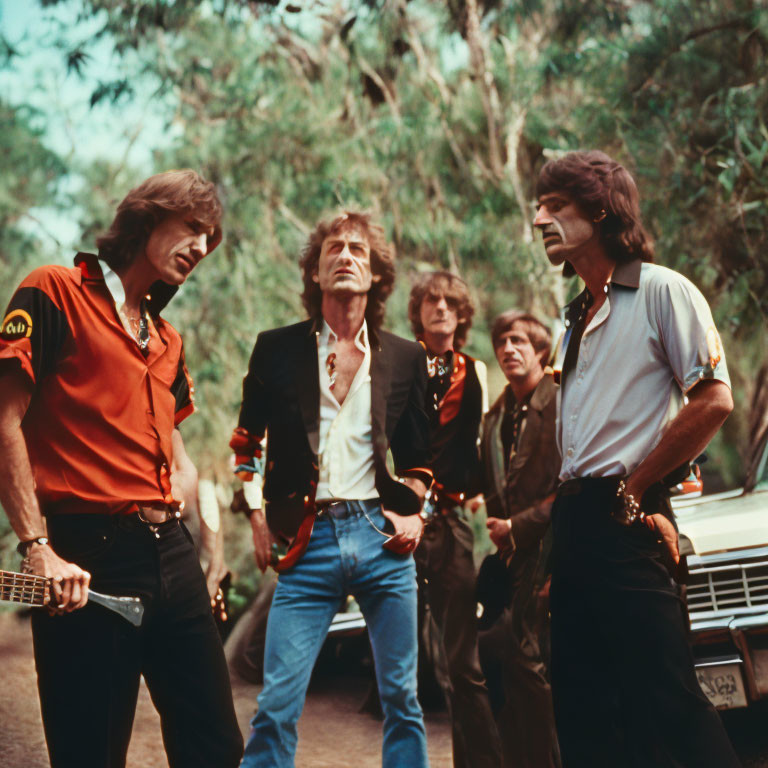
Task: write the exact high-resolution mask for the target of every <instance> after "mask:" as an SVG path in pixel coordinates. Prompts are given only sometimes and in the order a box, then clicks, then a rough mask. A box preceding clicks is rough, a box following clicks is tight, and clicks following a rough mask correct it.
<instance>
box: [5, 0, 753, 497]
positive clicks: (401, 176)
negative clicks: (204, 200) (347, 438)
mask: <svg viewBox="0 0 768 768" xmlns="http://www.w3.org/2000/svg"><path fill="white" fill-rule="evenodd" d="M6 10H7V9H6ZM35 14H36V15H37V16H39V17H40V18H41V19H42V18H45V17H52V18H56V19H58V20H59V24H60V27H61V34H60V35H59V36H58V37H56V36H55V35H54V36H53V37H52V38H48V39H47V41H46V43H45V44H46V45H47V46H48V47H49V49H50V50H49V51H47V53H46V55H47V57H48V59H49V64H48V65H49V66H50V67H51V68H58V70H59V71H60V72H61V73H62V75H61V77H62V80H60V82H63V83H64V84H65V85H66V83H74V82H76V83H78V84H79V87H81V88H83V89H84V90H83V93H84V97H83V98H84V100H85V101H87V102H88V103H89V105H90V112H89V114H90V115H91V116H92V117H90V118H89V120H93V121H95V122H97V121H101V124H100V125H98V128H99V130H100V131H102V132H103V133H104V134H106V135H110V134H111V133H114V135H115V137H116V140H115V151H114V152H111V153H108V154H106V155H105V154H104V153H102V154H94V153H89V152H88V147H87V146H77V145H75V146H74V148H73V150H72V151H71V152H69V153H67V154H66V155H61V153H60V154H57V153H56V152H54V151H52V150H51V149H50V148H49V146H48V144H47V143H46V130H47V128H48V127H50V126H47V125H46V120H49V121H50V120H53V119H55V118H54V117H53V116H52V114H46V113H45V111H42V112H41V111H40V110H39V109H37V110H35V111H30V109H29V106H28V105H27V104H26V103H25V102H24V100H23V99H18V100H17V101H16V102H13V103H7V102H6V101H5V100H3V101H0V114H1V115H2V121H3V128H4V130H3V131H2V134H1V135H2V138H0V142H2V145H3V146H2V149H3V154H2V157H3V161H2V162H3V166H4V167H3V171H4V172H3V174H2V177H0V222H1V223H2V226H3V230H4V237H3V240H2V245H0V247H1V248H2V249H3V257H4V258H3V264H2V267H0V269H2V272H1V273H0V274H2V276H3V277H4V278H5V279H4V280H3V282H2V285H0V294H2V295H0V300H1V301H2V302H6V301H7V299H8V298H9V296H10V293H11V291H12V289H13V287H14V282H15V280H16V279H17V277H18V276H19V274H20V272H25V271H27V267H30V268H31V267H32V266H33V265H34V264H35V263H37V260H39V259H40V258H41V256H42V255H43V254H44V255H47V256H48V258H49V260H50V259H51V258H52V259H54V260H58V261H61V262H62V263H66V262H69V261H70V258H71V253H70V252H69V250H70V249H68V248H64V249H61V248H59V247H58V245H56V244H55V240H56V235H55V232H54V233H53V234H52V235H51V234H50V233H49V234H48V235H47V236H44V235H41V234H40V233H41V232H43V230H44V229H45V227H46V218H45V216H46V212H48V211H52V210H54V209H55V210H56V211H57V215H59V216H62V215H64V216H66V217H68V219H69V220H71V221H73V222H75V223H76V225H77V226H76V229H77V233H78V234H77V235H76V237H75V238H74V245H75V246H76V247H77V248H81V249H83V250H92V249H93V247H94V246H93V242H94V236H95V234H96V232H98V231H99V230H101V229H103V228H104V227H105V226H106V225H107V224H108V223H109V220H110V218H111V214H112V213H113V211H114V206H115V205H116V203H117V202H119V200H120V199H121V198H122V197H123V196H124V194H125V193H126V191H127V190H128V189H129V188H130V187H131V186H133V185H134V184H135V183H136V182H138V181H139V180H140V179H142V178H143V177H145V176H146V175H148V174H149V173H152V172H155V171H159V170H163V169H167V168H171V167H181V166H190V167H193V168H196V169H199V170H200V171H201V172H202V173H203V174H204V175H205V176H206V177H208V178H210V179H212V180H214V181H215V182H216V183H217V184H218V185H219V187H220V189H221V192H222V196H223V198H224V202H225V206H226V220H225V240H224V242H223V244H222V246H221V247H220V248H219V249H218V251H216V254H215V255H214V256H213V257H212V258H211V261H210V262H209V263H206V264H204V265H203V266H202V267H201V268H200V269H199V270H198V271H196V272H195V273H194V274H193V276H192V277H191V279H190V280H189V281H188V284H187V285H186V286H185V287H184V289H183V290H182V291H181V292H180V294H179V296H178V297H177V299H176V300H175V301H174V302H173V303H172V304H171V305H170V307H169V311H168V316H169V319H171V320H172V321H173V322H174V323H176V324H177V325H178V327H179V328H181V329H182V331H183V332H184V335H185V343H186V349H187V358H188V363H189V367H190V369H191V371H192V373H193V376H194V378H195V380H196V384H197V404H198V406H199V413H198V414H197V415H196V416H195V418H193V419H190V420H189V421H188V422H186V423H185V425H184V432H185V438H186V440H187V443H188V444H189V446H190V450H191V452H192V454H193V455H194V456H195V458H196V461H197V463H198V465H199V467H200V470H201V473H202V474H205V475H207V476H210V477H212V478H215V479H217V480H218V481H219V482H222V483H225V484H227V483H229V477H230V469H229V466H228V451H227V441H228V437H229V433H230V431H231V428H232V426H233V424H234V422H235V419H236V413H237V407H238V404H239V399H240V383H241V379H242V375H243V372H244V371H245V367H246V362H247V357H248V354H249V352H250V349H251V346H252V344H253V340H254V339H255V336H256V333H257V332H258V331H259V330H261V329H264V328H268V327H272V326H275V325H278V324H283V323H286V322H291V321H293V320H295V319H299V318H300V317H301V316H302V315H303V313H302V309H301V303H300V299H299V291H300V280H299V274H298V269H297V266H296V263H297V257H298V253H299V250H300V248H301V246H302V244H303V242H304V240H305V238H306V235H307V233H308V232H309V230H310V229H311V227H312V226H313V224H314V223H315V221H316V220H317V219H318V217H320V216H322V215H324V214H326V213H329V212H333V211H334V210H335V209H336V208H338V207H339V206H363V207H366V208H370V209H372V210H374V211H375V212H377V214H379V215H380V216H381V218H382V219H383V221H384V222H385V225H386V227H387V229H388V231H389V233H390V234H391V237H392V239H393V241H394V243H395V245H396V247H397V251H398V255H399V270H400V279H399V282H398V288H397V291H396V293H395V295H394V296H393V298H392V299H391V300H390V305H389V312H388V320H387V323H388V325H389V327H390V328H392V329H393V330H395V331H396V332H400V333H403V334H405V335H408V334H409V333H410V330H409V328H408V323H407V318H406V303H407V294H408V290H409V288H410V284H411V279H410V276H412V275H413V274H414V273H415V272H418V271H420V270H425V269H432V268H448V269H453V270H456V271H458V272H459V273H460V274H461V275H463V276H464V277H465V278H466V279H467V281H468V282H469V284H470V286H471V289H472V292H473V295H474V297H475V300H476V303H477V308H478V312H477V316H476V323H475V328H474V330H473V334H472V336H471V339H470V344H469V347H468V351H469V352H470V353H472V354H475V355H477V356H479V357H481V358H483V359H485V360H486V361H487V362H489V363H491V366H489V368H490V370H491V371H493V372H495V370H496V367H495V364H494V363H493V352H492V349H491V345H490V341H489V339H488V333H487V329H488V325H489V322H490V320H491V319H492V318H493V316H494V315H495V314H496V313H498V312H499V311H501V310H503V309H506V308H509V307H511V306H517V307H524V308H526V309H532V310H533V311H535V312H538V313H539V314H541V315H542V316H545V317H548V318H556V317H557V313H558V307H559V306H560V305H561V304H562V303H563V302H564V301H565V300H566V299H567V298H569V297H570V296H571V295H573V294H574V293H575V292H577V291H578V290H579V288H578V285H577V284H576V280H575V279H574V280H572V281H570V282H565V281H563V279H562V278H561V277H560V275H559V273H558V272H556V271H553V270H552V269H551V268H550V267H549V265H548V262H547V260H546V258H545V256H544V253H543V249H542V248H541V246H540V244H539V243H538V242H536V240H535V238H534V233H533V231H532V229H531V220H532V217H533V202H534V200H533V191H532V190H533V186H534V183H535V178H536V174H537V172H538V169H539V168H540V167H541V165H542V163H543V162H544V161H545V160H546V159H547V158H548V157H551V156H553V155H556V154H557V153H561V152H565V151H567V150H571V149H578V148H591V147H597V148H602V149H604V150H605V151H606V152H608V153H609V154H612V155H613V156H615V157H616V158H617V159H619V160H620V161H622V162H623V163H625V164H626V165H627V166H628V167H629V168H630V169H631V170H632V171H633V173H634V174H635V175H636V177H637V179H638V183H639V186H640V191H641V199H642V201H643V210H644V215H645V219H646V222H647V225H648V227H649V229H650V231H651V232H652V233H653V235H654V238H655V239H656V244H657V260H658V261H659V262H660V263H662V264H666V265H669V266H671V267H673V268H676V269H679V270H680V271H682V272H683V273H684V274H686V275H688V276H689V277H691V278H692V279H693V280H694V281H695V282H696V283H697V284H698V285H699V286H700V287H701V289H702V290H703V292H704V293H705V295H706V296H707V298H708V299H709V301H710V303H711V305H712V307H713V311H714V313H715V317H716V321H717V323H718V326H719V328H720V330H721V333H722V336H723V341H724V345H725V349H726V351H727V354H728V363H729V368H730V371H731V375H732V377H733V383H734V392H735V396H736V400H737V411H736V413H735V414H734V416H733V417H732V418H731V419H730V420H729V421H728V423H727V425H726V427H725V429H724V430H723V432H722V435H721V436H720V437H719V438H718V440H717V442H716V443H715V444H714V445H713V446H712V448H711V450H710V454H711V457H712V460H711V461H710V462H709V465H708V466H707V467H706V470H707V473H706V475H707V481H708V487H709V489H710V490H712V489H715V488H717V487H718V485H720V484H723V483H724V484H728V485H735V484H737V483H738V482H740V481H741V480H742V479H743V473H744V470H743V469H742V467H743V458H744V455H745V454H746V451H747V438H748V410H749V403H750V402H753V401H754V402H758V401H761V402H762V400H760V398H759V397H757V396H756V393H755V386H756V384H755V383H756V381H757V376H756V372H757V370H758V369H759V368H760V366H761V364H763V363H764V362H765V359H766V358H765V346H766V344H765V339H766V313H767V312H768V263H767V262H768V258H767V257H766V253H767V252H768V181H767V180H766V178H767V176H766V169H767V168H768V162H767V161H766V156H767V155H768V128H767V127H766V115H767V114H768V108H767V107H768V11H767V10H766V8H765V4H764V3H763V2H761V0H718V1H715V0H654V2H641V1H639V0H603V2H584V1H583V0H448V1H447V2H445V3H443V2H428V0H411V1H410V2H407V1H406V0H365V1H363V0H359V1H357V2H354V1H353V0H348V1H347V2H331V1H328V2H324V1H321V0H310V1H309V2H304V1H303V0H292V1H291V2H286V1H285V0H261V1H259V0H207V1H206V2H192V1H191V0H175V1H174V0H41V1H40V3H39V5H38V6H36V10H35ZM30 35H31V36H30V37H26V38H25V40H24V43H25V45H21V44H20V43H19V41H18V40H16V39H10V38H9V37H8V36H7V35H5V34H3V37H2V39H0V62H3V61H4V67H3V69H4V72H5V74H6V76H8V75H9V73H10V75H12V74H13V71H14V68H15V67H18V62H19V59H20V58H22V57H24V56H32V55H35V54H37V55H39V53H40V51H39V50H36V48H35V42H34V41H35V38H34V35H33V31H32V30H30ZM104 45H109V46H110V47H111V50H112V54H111V59H110V61H111V62H112V64H111V66H110V67H109V68H108V69H106V70H105V69H103V68H102V69H100V68H99V67H97V66H95V64H94V58H93V56H92V53H93V51H94V50H95V48H96V47H97V46H102V47H103V46H104ZM136 103H141V104H142V105H144V109H145V112H149V113H151V116H152V118H153V119H154V120H155V121H156V124H157V125H159V126H161V127H160V129H156V130H155V131H154V133H152V132H149V134H150V135H148V131H147V130H146V128H145V130H143V132H141V131H140V126H137V127H135V129H134V126H133V125H132V124H131V123H130V120H129V118H128V116H127V105H131V104H136ZM91 127H93V126H91ZM76 128H77V126H75V130H76ZM118 136H120V137H122V138H121V140H120V141H118V140H117V137H118ZM137 141H138V142H143V143H144V145H145V146H146V147H147V148H148V149H149V152H148V157H149V158H150V159H149V160H148V162H146V163H145V165H146V167H137V166H136V164H134V163H131V162H130V161H129V160H128V156H129V154H128V153H127V152H126V151H125V149H124V147H125V146H130V144H131V142H137ZM75 144H76V143H75ZM24 217H26V225H25V226H24V227H23V228H21V229H20V228H19V227H18V226H17V222H18V221H19V220H20V219H23V218H24ZM38 226H39V228H40V229H37V227H38ZM41 241H44V242H42V243H41ZM53 245H56V248H55V251H54V248H53ZM66 245H69V244H68V243H67V244H66ZM6 254H7V256H6ZM765 378H766V377H765V376H763V377H762V378H761V381H765ZM501 383H502V382H501V378H500V377H499V376H498V375H495V377H494V378H493V379H492V389H493V390H495V392H498V391H499V389H500V388H501ZM492 394H494V393H493V392H492ZM763 400H764V398H763Z"/></svg>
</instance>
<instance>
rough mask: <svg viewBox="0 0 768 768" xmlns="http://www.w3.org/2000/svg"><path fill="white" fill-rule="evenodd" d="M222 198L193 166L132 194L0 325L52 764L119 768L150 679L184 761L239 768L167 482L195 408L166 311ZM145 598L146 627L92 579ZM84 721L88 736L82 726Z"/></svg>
mask: <svg viewBox="0 0 768 768" xmlns="http://www.w3.org/2000/svg"><path fill="white" fill-rule="evenodd" d="M220 218H221V204H220V203H219V200H218V197H217V195H216V190H215V188H214V186H213V184H210V183H208V182H205V181H204V180H203V179H202V178H200V176H198V174H196V173H195V172H194V171H190V170H186V171H170V172H167V173H162V174H158V175H156V176H152V177H151V178H149V179H147V180H146V181H145V182H143V183H142V184H141V185H139V186H138V187H137V188H136V189H134V190H132V191H131V192H130V193H129V194H128V195H127V197H126V198H125V199H124V200H123V201H122V203H120V205H119V207H118V209H117V214H116V216H115V219H114V221H113V222H112V225H111V227H110V229H109V231H108V232H107V233H106V234H105V235H104V236H102V237H101V238H99V239H98V241H97V244H98V247H99V256H98V258H97V257H96V256H92V255H89V254H78V256H77V258H76V259H75V267H74V268H66V267H60V266H46V267H41V268H40V269H37V270H35V271H34V272H32V273H31V274H30V275H29V276H28V277H27V278H26V279H25V280H24V281H23V282H22V283H21V285H20V287H19V288H18V290H17V291H16V293H15V294H14V296H13V298H12V299H11V303H10V306H9V307H8V311H7V313H6V315H5V318H4V320H3V323H2V326H0V460H1V461H2V462H3V464H4V466H5V467H6V472H4V474H3V477H2V480H0V503H1V504H2V506H3V508H4V509H5V511H6V513H7V515H8V518H9V520H10V522H11V525H12V527H13V529H14V531H15V532H16V534H17V535H18V537H19V539H20V544H19V551H20V553H21V554H22V556H23V557H24V569H25V570H27V571H28V572H30V573H35V574H40V575H43V576H46V577H48V578H50V579H51V584H52V593H53V594H52V601H51V604H52V605H55V606H56V610H55V611H51V612H47V611H38V612H36V613H35V615H34V616H33V618H32V632H33V639H34V651H35V663H36V666H37V674H38V687H39V690H40V703H41V710H42V715H43V724H44V726H45V733H46V740H47V742H48V751H49V754H50V758H51V765H52V767H53V768H60V767H62V766H73V765H77V766H78V768H91V767H92V768H106V766H110V768H113V767H114V766H122V765H124V764H125V756H126V752H127V749H128V742H129V739H130V733H131V727H132V723H133V715H134V709H135V706H136V697H137V694H138V688H139V679H140V676H141V675H143V676H144V678H145V680H146V683H147V686H148V688H149V690H150V693H151V695H152V699H153V702H154V704H155V706H156V707H157V709H158V711H159V713H160V717H161V722H162V728H163V739H164V743H165V747H166V751H167V754H168V760H169V763H170V765H171V766H172V767H175V766H184V767H185V768H186V767H187V766H201V767H202V766H213V765H215V766H235V765H237V762H238V760H239V757H240V754H241V752H242V738H241V735H240V732H239V729H238V726H237V721H236V719H235V714H234V708H233V705H232V695H231V690H230V687H229V678H228V675H227V667H226V664H225V661H224V656H223V652H222V648H221V642H220V640H219V636H218V633H217V631H216V627H215V624H214V621H213V617H212V615H211V610H210V602H209V595H208V591H207V589H206V584H205V579H204V577H203V574H202V571H201V570H200V566H199V563H198V560H197V555H196V553H195V550H194V547H193V546H192V544H191V542H190V538H189V534H188V533H187V532H186V529H185V528H184V526H183V524H182V523H181V520H180V517H181V510H180V507H181V505H180V503H179V501H178V500H176V499H174V496H173V493H172V490H171V475H172V473H173V472H174V470H178V469H179V468H181V467H183V466H184V465H185V464H188V463H189V459H188V458H187V456H186V453H185V451H184V444H183V441H182V439H181V434H180V433H179V431H178V428H177V427H178V424H179V423H180V422H181V421H182V419H184V418H185V417H186V416H187V415H188V414H189V413H191V412H192V410H193V403H192V384H191V380H190V379H189V375H188V373H187V370H186V367H185V365H184V355H183V350H182V343H181V337H180V336H179V334H178V333H177V331H176V330H175V329H174V328H173V327H172V326H171V325H170V324H168V323H167V322H166V321H164V320H163V319H162V318H161V317H160V315H159V312H160V310H161V309H162V308H163V307H164V306H165V304H166V303H167V301H168V300H169V298H170V297H171V296H172V295H173V293H174V292H175V290H176V289H177V287H178V286H179V285H181V284H182V283H183V282H184V281H185V280H186V278H187V276H188V275H189V274H190V272H191V271H192V270H193V269H194V268H195V266H197V264H198V263H199V262H200V260H201V259H202V258H203V257H204V256H206V255H207V254H208V253H210V252H211V251H212V250H213V249H214V248H215V247H216V246H217V245H218V243H219V241H220V240H221V229H220V225H219V222H220ZM90 584H92V585H93V587H94V589H97V590H98V591H100V592H106V593H110V594H114V595H130V596H136V597H140V598H141V599H142V601H143V603H144V606H145V614H144V620H143V623H142V625H141V626H140V627H134V626H132V625H130V624H129V623H128V622H126V621H125V620H124V619H123V618H121V617H120V616H118V615H117V614H115V613H112V612H111V611H107V610H105V609H104V608H103V607H101V606H99V605H95V604H93V603H90V604H87V603H88V587H89V585H90ZM84 725H85V726H86V729H87V730H86V731H84V729H83V726H84Z"/></svg>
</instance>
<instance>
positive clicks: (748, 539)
mask: <svg viewBox="0 0 768 768" xmlns="http://www.w3.org/2000/svg"><path fill="white" fill-rule="evenodd" d="M673 507H674V509H675V515H676V517H677V523H678V527H679V529H680V540H681V541H680V550H681V553H682V554H696V555H706V554H710V553H713V552H726V551H728V550H734V549H747V548H749V547H761V546H763V547H764V546H766V545H768V491H756V492H754V493H747V494H742V493H741V492H740V491H735V492H734V491H729V492H727V493H720V494H714V495H712V496H702V497H701V498H699V499H695V500H681V501H680V502H678V503H674V502H673ZM686 539H687V540H688V542H686V541H685V540H686ZM687 543H689V544H690V546H687Z"/></svg>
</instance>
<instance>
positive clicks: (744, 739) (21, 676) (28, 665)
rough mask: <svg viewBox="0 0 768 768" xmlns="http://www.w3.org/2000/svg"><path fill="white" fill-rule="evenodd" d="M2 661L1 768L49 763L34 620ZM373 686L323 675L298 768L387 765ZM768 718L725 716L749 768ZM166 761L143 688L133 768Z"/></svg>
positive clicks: (9, 632)
mask: <svg viewBox="0 0 768 768" xmlns="http://www.w3.org/2000/svg"><path fill="white" fill-rule="evenodd" d="M0 663H2V670H3V672H2V677H0V680H1V681H2V693H0V768H48V765H49V764H48V756H47V751H46V748H45V739H44V736H43V728H42V725H41V722H40V706H39V704H38V699H37V687H36V678H35V668H34V662H33V660H32V636H31V632H30V628H29V620H28V618H26V617H23V616H19V615H18V614H16V613H12V612H4V613H0ZM232 684H233V693H234V697H235V707H236V710H237V715H238V720H239V722H240V727H241V728H242V730H243V734H244V735H246V734H247V732H248V721H249V719H250V718H251V716H252V714H253V711H254V706H255V703H256V695H257V694H258V692H259V687H258V686H255V685H250V684H249V683H245V682H243V681H242V680H240V679H239V678H233V680H232ZM368 685H369V683H368V679H367V678H366V676H365V675H360V674H357V675H350V674H347V675H341V676H339V675H338V674H330V673H329V672H324V673H321V674H317V675H315V677H314V678H313V681H312V685H311V686H310V690H309V695H308V697H307V703H306V706H305V708H304V714H303V715H302V718H301V720H300V722H299V749H298V753H297V756H296V765H297V767H298V768H347V767H349V768H353V767H354V768H376V767H377V766H380V765H381V758H380V750H381V723H380V722H379V721H378V720H376V719H374V718H373V717H371V716H369V715H366V714H361V713H359V712H358V710H359V708H360V705H361V703H362V702H363V700H364V698H365V695H366V692H367V689H368ZM767 718H768V700H763V701H761V702H758V703H757V704H754V705H752V706H751V707H750V708H749V709H748V710H731V711H730V712H725V713H724V716H723V719H724V721H725V724H726V727H727V729H728V733H729V735H730V737H731V740H732V741H733V743H734V746H735V747H736V749H737V751H738V753H739V756H740V758H741V759H742V761H743V765H744V768H768V729H766V727H765V723H766V720H767ZM426 723H427V744H428V748H429V759H430V765H431V768H451V766H452V764H453V761H452V760H451V741H450V727H449V723H448V718H447V716H446V714H445V713H444V712H441V713H431V712H427V713H426ZM342 750H343V751H342ZM340 751H341V753H340ZM163 766H167V762H166V759H165V753H164V752H163V746H162V741H161V737H160V724H159V720H158V717H157V713H156V712H155V710H154V708H153V707H152V703H151V702H150V700H149V695H148V693H147V691H146V689H145V688H144V687H143V686H142V690H141V694H140V696H139V706H138V710H137V712H136V721H135V724H134V728H133V739H132V740H131V746H130V749H129V751H128V768H163ZM212 768H214V767H213V766H212Z"/></svg>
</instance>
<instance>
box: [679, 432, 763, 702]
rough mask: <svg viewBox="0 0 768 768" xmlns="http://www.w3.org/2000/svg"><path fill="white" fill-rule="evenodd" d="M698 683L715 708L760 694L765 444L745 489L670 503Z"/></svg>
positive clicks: (761, 689)
mask: <svg viewBox="0 0 768 768" xmlns="http://www.w3.org/2000/svg"><path fill="white" fill-rule="evenodd" d="M673 506H674V508H675V513H676V515H677V522H678V525H679V529H680V553H681V555H684V556H685V558H686V560H687V567H688V573H689V576H688V579H687V587H686V594H687V601H688V613H689V617H690V622H691V633H692V638H691V639H692V643H693V652H694V657H695V659H696V670H697V674H698V678H699V682H700V684H701V687H702V688H703V690H704V692H705V693H706V694H707V696H708V697H709V699H710V700H711V701H712V703H713V704H714V705H715V706H716V707H718V708H719V709H731V708H735V707H746V706H747V705H748V704H750V703H751V702H753V701H756V700H757V699H759V698H761V697H763V696H766V695H768V444H765V445H763V446H762V453H761V455H760V458H759V461H758V463H757V472H756V473H754V480H752V481H751V482H749V486H748V487H747V488H746V489H739V490H736V491H728V492H726V493H719V494H714V495H711V496H702V497H701V498H698V499H677V500H673Z"/></svg>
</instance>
